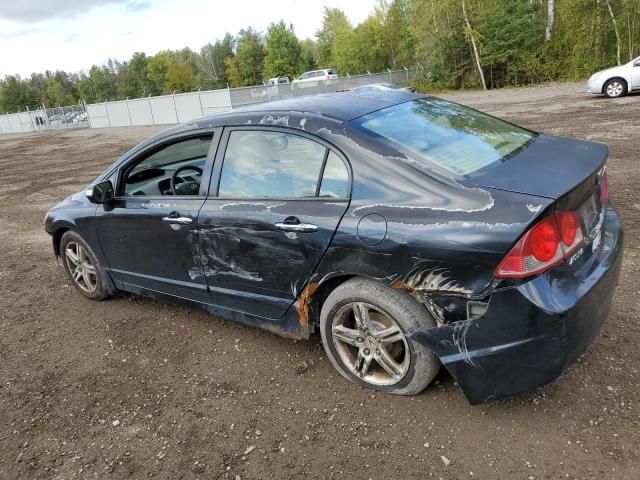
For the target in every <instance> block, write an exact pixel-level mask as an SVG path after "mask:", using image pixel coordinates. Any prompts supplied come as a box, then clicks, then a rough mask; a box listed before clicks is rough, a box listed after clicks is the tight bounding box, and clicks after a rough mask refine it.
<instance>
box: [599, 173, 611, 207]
mask: <svg viewBox="0 0 640 480" xmlns="http://www.w3.org/2000/svg"><path fill="white" fill-rule="evenodd" d="M599 186H600V205H605V204H606V203H609V178H608V177H607V171H606V170H605V171H604V172H602V175H600V183H599Z"/></svg>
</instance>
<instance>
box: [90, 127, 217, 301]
mask: <svg viewBox="0 0 640 480" xmlns="http://www.w3.org/2000/svg"><path fill="white" fill-rule="evenodd" d="M213 136H214V134H213V132H206V133H198V134H194V133H193V132H192V133H191V134H189V135H187V136H185V135H178V136H177V137H175V136H174V137H171V138H170V139H167V140H163V141H161V142H160V143H155V144H152V145H151V146H150V147H148V148H147V149H145V150H144V151H143V152H142V153H140V154H138V155H136V156H135V157H134V158H133V159H132V160H131V161H130V162H127V163H126V164H125V165H124V166H123V167H122V168H121V169H120V171H119V173H118V178H117V182H116V183H117V185H116V188H115V198H114V199H113V200H112V201H111V202H110V203H109V204H107V205H104V206H99V207H98V209H97V212H96V215H97V217H98V218H97V222H96V225H97V229H98V235H99V238H100V245H101V247H102V249H103V252H104V254H105V258H106V259H107V261H108V263H109V272H110V274H111V276H112V278H113V279H114V281H115V282H116V283H117V284H118V283H119V284H120V287H121V288H124V287H126V288H127V289H129V290H131V289H134V290H135V289H146V290H150V291H157V292H162V293H167V294H170V295H174V296H179V297H183V298H188V299H192V300H198V301H203V302H204V301H207V300H208V293H207V285H206V282H205V281H204V280H203V278H202V275H200V274H199V272H197V273H194V271H193V270H194V268H195V269H198V267H197V266H196V265H195V263H194V257H195V256H196V253H197V252H196V249H197V241H196V235H197V223H196V222H197V218H198V211H199V210H200V208H201V207H202V205H203V203H204V201H205V198H206V191H207V187H208V181H209V178H210V172H211V167H212V158H213V153H211V154H210V149H211V143H212V138H213ZM203 184H204V185H203Z"/></svg>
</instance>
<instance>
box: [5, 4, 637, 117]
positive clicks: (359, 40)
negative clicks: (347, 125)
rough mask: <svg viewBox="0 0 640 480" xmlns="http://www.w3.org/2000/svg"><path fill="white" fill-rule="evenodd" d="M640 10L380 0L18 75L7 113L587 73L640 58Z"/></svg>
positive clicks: (9, 80) (8, 80) (8, 82)
mask: <svg viewBox="0 0 640 480" xmlns="http://www.w3.org/2000/svg"><path fill="white" fill-rule="evenodd" d="M639 16H640V0H378V3H377V4H376V6H375V7H374V9H373V11H372V12H371V14H370V15H369V16H368V17H367V18H366V19H365V20H364V21H363V22H361V23H360V24H358V25H352V24H351V23H350V21H349V19H348V18H347V16H346V15H345V14H344V12H343V11H342V10H340V9H338V8H326V7H325V10H324V15H323V18H322V22H321V25H320V28H319V30H318V31H317V32H316V34H315V38H313V39H308V38H307V39H303V40H300V39H299V38H298V37H297V36H296V34H295V30H294V26H293V25H287V24H286V23H285V22H284V21H279V22H275V23H272V24H271V25H270V26H269V27H268V28H267V31H266V32H259V31H257V30H255V29H253V28H251V27H248V28H246V29H243V30H240V32H238V33H237V34H236V35H232V34H230V33H227V34H226V35H225V36H224V37H223V38H222V39H217V40H215V41H214V42H213V43H208V44H206V45H204V46H203V47H202V48H201V49H200V51H199V52H197V51H194V50H191V49H189V48H184V49H182V50H165V51H161V52H159V53H157V54H155V55H153V56H148V55H146V54H145V53H142V52H137V53H134V54H133V56H132V57H131V58H130V59H128V60H126V61H118V60H109V61H108V62H107V63H106V64H104V65H93V66H92V67H91V68H90V69H89V70H88V71H81V72H74V73H71V72H65V71H61V70H59V71H55V72H50V71H47V72H45V73H33V74H32V75H31V76H30V77H27V78H22V77H20V76H18V75H7V76H6V77H5V78H4V79H3V80H0V113H5V112H15V111H21V110H24V109H25V107H30V108H37V107H38V106H40V105H42V104H45V105H47V106H56V105H68V104H73V103H78V102H80V101H85V102H87V103H94V102H103V101H106V100H118V99H125V98H137V97H143V96H148V95H161V94H170V93H173V92H176V93H180V92H188V91H194V90H198V89H202V90H206V89H217V88H226V87H227V86H229V87H240V86H248V85H259V84H262V82H263V81H264V80H265V79H268V78H271V77H276V76H284V75H286V76H289V77H291V78H293V77H295V76H297V75H299V74H300V73H302V72H304V71H308V70H313V69H315V68H335V69H336V70H337V71H338V73H339V74H340V75H345V74H347V73H348V74H351V75H355V74H361V73H366V72H379V71H385V70H386V69H400V68H403V67H408V68H411V67H419V68H420V71H421V75H419V76H418V77H417V78H416V79H415V85H414V86H416V87H417V88H418V89H420V90H438V89H458V88H477V87H480V88H499V87H503V86H508V85H522V84H530V83H538V82H544V81H550V80H578V79H583V78H585V77H587V76H589V75H590V74H591V73H592V72H594V71H596V70H598V69H601V68H604V67H607V66H612V65H615V64H621V63H624V62H626V61H629V60H631V59H633V58H634V56H636V55H638V54H639V52H638V45H640V22H639V21H638V20H639V19H638V17H639Z"/></svg>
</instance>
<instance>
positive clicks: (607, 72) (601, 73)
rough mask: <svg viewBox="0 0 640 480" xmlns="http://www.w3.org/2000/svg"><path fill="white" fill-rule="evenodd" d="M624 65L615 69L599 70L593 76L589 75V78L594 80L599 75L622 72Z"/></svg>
mask: <svg viewBox="0 0 640 480" xmlns="http://www.w3.org/2000/svg"><path fill="white" fill-rule="evenodd" d="M625 66H626V65H619V66H617V67H611V68H606V69H604V70H600V71H599V72H596V73H594V74H593V75H591V78H595V77H599V76H600V75H604V74H607V75H615V74H616V73H618V72H620V71H621V70H623V68H624V67H625Z"/></svg>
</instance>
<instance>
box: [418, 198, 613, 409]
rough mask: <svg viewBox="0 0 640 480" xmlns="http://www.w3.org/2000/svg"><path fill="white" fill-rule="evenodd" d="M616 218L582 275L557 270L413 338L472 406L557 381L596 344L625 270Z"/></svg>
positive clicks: (608, 223)
mask: <svg viewBox="0 0 640 480" xmlns="http://www.w3.org/2000/svg"><path fill="white" fill-rule="evenodd" d="M622 241H623V233H622V227H621V223H620V218H619V216H618V214H617V213H616V212H615V210H613V209H609V210H608V211H607V213H606V217H605V221H604V224H603V241H602V243H601V244H600V246H599V248H598V251H597V252H596V254H595V255H593V256H592V257H591V258H590V259H589V261H588V262H586V263H585V264H584V265H582V266H581V267H580V269H579V270H578V271H573V272H571V273H567V272H566V271H563V270H562V268H555V269H552V270H551V271H549V272H546V273H545V274H543V275H540V276H538V277H535V278H534V279H532V280H530V281H528V282H525V283H523V284H521V285H519V286H516V287H509V288H504V289H501V290H497V291H496V292H494V293H493V294H492V296H491V300H490V304H489V308H488V310H487V312H486V313H485V314H484V315H483V316H482V317H481V318H478V319H476V320H467V321H462V322H456V323H454V324H450V325H447V326H444V327H438V328H433V329H429V330H425V331H422V332H417V333H415V334H414V335H413V336H412V338H413V339H414V340H416V341H418V342H420V343H423V344H424V345H427V346H428V347H429V348H431V349H432V350H433V351H434V352H435V353H436V355H438V357H440V360H441V361H442V363H443V364H444V366H445V367H446V368H447V369H448V370H449V372H450V373H451V375H452V376H453V377H454V379H455V380H456V381H457V382H458V384H459V385H460V387H461V388H462V390H463V392H464V394H465V396H466V397H467V400H468V401H469V403H471V404H472V405H475V404H478V403H481V402H485V401H488V400H492V399H496V398H501V397H506V396H510V395H514V394H517V393H521V392H525V391H527V390H531V389H533V388H535V387H538V386H540V385H544V384H546V383H548V382H550V381H552V380H554V379H555V378H557V377H558V376H559V375H560V374H561V373H562V372H563V371H564V370H565V369H566V368H567V367H568V366H569V365H571V364H572V363H573V362H575V360H576V359H577V358H578V357H580V355H582V354H583V353H584V352H585V351H586V350H587V349H588V348H589V346H590V345H591V342H592V341H593V339H594V338H595V336H596V335H597V334H598V332H599V331H600V328H601V327H602V325H603V323H604V322H605V320H606V318H607V315H608V313H609V307H610V305H611V300H612V295H613V290H614V288H615V287H616V284H617V282H618V277H619V273H620V265H621V263H622Z"/></svg>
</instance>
